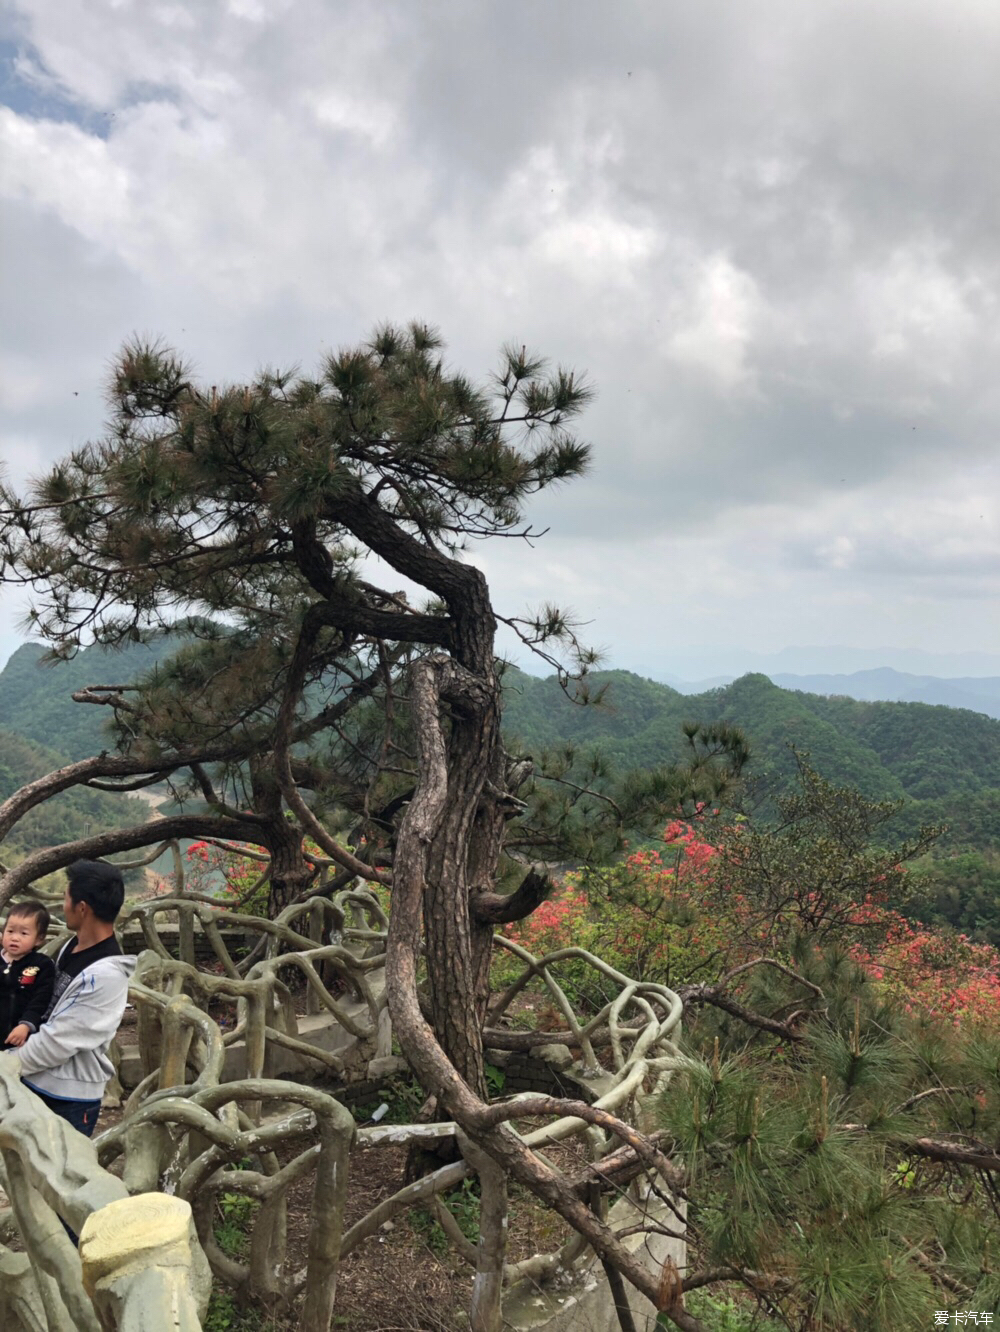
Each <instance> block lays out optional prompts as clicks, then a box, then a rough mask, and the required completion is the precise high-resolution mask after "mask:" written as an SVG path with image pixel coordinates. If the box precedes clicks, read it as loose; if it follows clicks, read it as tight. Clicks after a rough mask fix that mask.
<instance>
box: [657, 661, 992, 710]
mask: <svg viewBox="0 0 1000 1332" xmlns="http://www.w3.org/2000/svg"><path fill="white" fill-rule="evenodd" d="M762 673H763V674H765V675H767V676H768V678H769V679H770V680H771V682H772V683H773V684H776V685H778V686H779V687H780V688H781V689H794V690H797V691H798V692H800V693H805V694H824V695H826V696H827V697H840V698H855V699H859V700H861V701H863V702H883V703H931V704H936V705H940V706H943V707H946V708H969V709H970V710H971V711H972V712H984V713H985V714H986V715H987V717H998V718H1000V675H993V676H990V675H986V676H978V675H968V676H958V677H954V678H942V677H941V676H937V675H909V674H907V672H905V671H895V670H893V669H892V668H891V667H888V666H882V667H879V668H878V669H875V670H868V671H852V672H851V673H850V674H847V675H790V674H787V673H782V672H777V671H775V672H773V673H772V672H770V671H765V672H762ZM736 678H737V677H736V676H735V675H717V676H712V677H710V678H709V679H707V680H678V679H677V678H676V677H675V676H665V677H664V683H665V684H668V685H670V686H671V688H673V689H676V690H677V691H678V692H679V693H681V694H702V693H704V692H705V690H707V689H717V688H719V686H720V685H727V684H731V683H732V682H733V680H735V679H736Z"/></svg>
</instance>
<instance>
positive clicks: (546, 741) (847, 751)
mask: <svg viewBox="0 0 1000 1332" xmlns="http://www.w3.org/2000/svg"><path fill="white" fill-rule="evenodd" d="M175 645H176V640H174V642H171V640H161V641H159V642H158V643H156V644H154V645H153V646H151V647H150V646H145V645H135V646H134V647H130V648H127V649H125V650H124V651H121V652H105V651H102V650H100V649H95V648H89V649H87V650H86V651H84V652H81V653H80V654H79V655H78V656H77V657H76V658H74V660H72V661H70V662H60V663H57V664H55V665H53V666H42V665H40V664H39V663H40V659H41V657H42V655H43V649H42V648H41V647H40V646H39V645H38V644H34V643H30V644H26V645H25V646H23V647H21V648H19V649H18V651H17V652H15V653H14V655H13V656H12V657H11V658H10V660H9V661H8V663H7V665H6V667H5V668H4V670H3V671H2V672H0V728H4V729H5V730H7V731H12V732H16V733H17V734H18V735H21V736H24V737H27V738H28V739H30V740H33V741H34V742H35V743H36V744H41V745H44V746H45V747H46V748H47V749H50V750H52V751H55V755H56V756H58V758H59V760H61V761H65V759H67V758H69V759H75V758H83V757H85V756H86V755H88V754H92V753H95V752H97V751H98V750H99V749H100V748H101V747H102V745H104V744H106V743H107V740H106V738H105V736H104V732H103V725H102V724H103V722H104V720H105V715H104V709H102V708H98V707H92V706H88V705H86V704H80V703H74V702H73V701H72V697H71V695H72V693H73V691H74V690H76V689H80V688H81V687H82V686H83V685H85V684H95V683H110V682H115V681H121V682H123V683H124V682H128V681H131V680H134V679H135V678H136V677H137V676H138V675H140V674H142V673H143V672H144V671H147V670H149V669H151V667H152V666H153V665H154V664H155V663H156V662H157V661H158V660H159V659H160V658H162V657H163V656H164V655H165V654H166V653H168V652H169V651H170V650H171V649H172V647H173V646H175ZM605 683H607V684H608V685H609V686H610V688H609V690H608V693H607V696H606V702H604V703H603V704H602V705H600V706H588V707H580V706H578V705H575V704H573V703H571V702H570V701H569V700H568V699H567V698H566V696H565V694H564V693H563V692H562V690H561V689H560V688H559V685H558V682H557V681H556V679H555V678H554V677H550V678H549V679H544V680H543V679H539V678H537V677H535V676H530V675H525V674H523V673H522V672H521V671H518V670H516V669H514V668H510V669H509V670H508V671H507V673H506V675H505V679H504V684H505V689H504V694H505V716H504V723H505V729H506V731H507V733H508V735H509V736H510V737H512V738H514V737H516V738H517V739H518V740H520V741H521V742H522V743H523V744H524V746H525V748H526V749H527V750H528V751H529V752H531V751H533V750H534V751H538V750H540V749H544V748H547V747H551V746H555V745H558V744H561V743H565V742H567V741H571V742H575V743H576V744H578V745H580V746H584V747H600V748H601V749H602V750H603V751H604V752H605V753H606V754H607V755H608V756H609V757H610V758H611V759H612V760H613V761H614V762H615V763H616V765H617V766H619V767H620V768H624V769H628V768H650V767H654V766H656V765H657V764H661V763H663V762H665V761H669V760H670V759H673V758H679V757H681V755H682V750H683V734H682V730H681V727H682V725H683V723H684V722H685V721H689V720H690V721H702V722H709V721H717V720H728V721H732V722H735V723H737V724H738V725H740V726H741V727H742V728H743V729H744V730H745V731H746V733H747V735H748V737H749V739H750V743H751V747H752V751H753V760H752V767H751V771H752V773H754V774H756V775H762V776H763V775H770V776H772V777H777V778H779V779H780V777H781V775H782V774H788V775H791V772H792V770H793V767H794V759H793V757H792V755H791V753H790V751H789V748H788V746H789V744H792V745H794V746H795V747H796V748H798V749H800V750H806V751H808V752H809V754H810V755H811V759H812V762H813V765H814V766H815V767H816V768H817V769H818V770H819V771H820V772H821V773H822V774H823V776H825V777H827V778H828V779H829V780H831V781H833V782H836V783H837V784H840V785H852V786H857V787H859V788H860V789H861V790H862V791H864V793H865V794H866V795H869V796H872V797H878V798H884V799H903V798H907V800H908V806H907V811H906V814H905V816H904V821H905V822H907V823H911V822H912V823H914V824H915V823H917V822H919V821H921V820H922V821H926V822H947V823H948V824H950V825H951V829H952V833H951V840H952V841H953V843H954V844H957V845H965V846H977V847H982V846H986V845H988V844H990V843H991V842H994V843H1000V721H998V720H994V719H992V718H989V717H986V716H984V715H982V714H981V713H976V712H971V711H966V710H964V709H961V708H950V707H943V706H935V705H931V704H926V703H875V702H858V701H855V700H852V699H848V698H828V697H824V696H821V695H818V694H806V693H800V692H793V691H791V690H787V689H781V688H779V687H778V686H777V685H775V684H772V683H771V681H770V680H769V679H768V677H767V676H766V675H745V676H743V678H742V679H740V680H736V681H734V682H733V683H732V684H730V685H727V686H725V687H724V688H720V689H710V690H708V691H706V692H705V693H702V694H680V693H678V692H677V690H675V689H671V688H670V686H669V685H664V684H657V683H656V682H654V681H652V680H646V679H643V678H641V677H640V676H637V675H633V674H631V673H630V672H628V671H609V672H597V673H595V675H594V677H593V684H594V686H595V687H599V686H600V685H601V684H605ZM9 743H10V742H9V740H7V739H6V738H5V737H2V736H0V763H4V762H7V761H8V760H7V759H6V751H7V747H8V746H9ZM8 766H9V763H8ZM19 766H21V767H22V768H23V765H19Z"/></svg>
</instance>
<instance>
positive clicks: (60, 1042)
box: [17, 860, 135, 1138]
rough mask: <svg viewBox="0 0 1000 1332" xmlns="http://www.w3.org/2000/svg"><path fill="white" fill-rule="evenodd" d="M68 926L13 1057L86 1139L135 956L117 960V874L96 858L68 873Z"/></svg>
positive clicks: (120, 890) (121, 887) (120, 896)
mask: <svg viewBox="0 0 1000 1332" xmlns="http://www.w3.org/2000/svg"><path fill="white" fill-rule="evenodd" d="M66 878H67V880H68V886H67V888H66V896H65V898H64V900H63V915H64V916H65V917H66V924H67V925H68V926H69V928H70V929H71V930H72V931H73V933H74V934H75V935H76V938H75V939H70V941H69V943H67V944H66V945H65V946H64V947H63V948H61V949H60V950H59V955H58V957H57V958H56V983H55V989H54V991H53V998H52V1000H51V1001H50V1004H49V1008H48V1011H47V1012H46V1014H45V1025H44V1026H43V1027H42V1028H41V1029H40V1030H39V1031H36V1032H33V1033H32V1035H30V1036H29V1037H28V1038H27V1040H26V1041H25V1042H24V1044H23V1045H22V1046H21V1048H20V1049H19V1050H18V1051H17V1057H18V1059H19V1060H20V1064H21V1077H22V1080H23V1081H24V1083H25V1084H26V1085H27V1086H28V1087H30V1088H31V1090H32V1091H33V1092H35V1093H36V1094H37V1095H38V1096H40V1097H41V1098H42V1100H43V1101H44V1102H45V1104H46V1105H47V1106H48V1107H49V1109H50V1110H52V1111H53V1113H55V1114H57V1115H59V1117H60V1118H61V1119H65V1120H66V1121H67V1123H70V1124H72V1125H73V1127H74V1128H76V1129H79V1131H80V1132H81V1133H83V1134H84V1135H85V1136H86V1137H88V1138H89V1137H90V1136H91V1135H92V1134H93V1132H94V1127H95V1125H96V1124H97V1116H98V1114H99V1113H100V1109H101V1098H102V1096H103V1095H104V1087H105V1084H106V1083H107V1081H108V1079H109V1078H110V1077H111V1074H112V1073H113V1072H114V1067H113V1065H112V1063H111V1060H110V1059H109V1058H108V1047H109V1045H110V1044H111V1042H112V1041H113V1040H114V1036H115V1032H116V1031H117V1030H118V1024H119V1023H120V1022H121V1020H122V1013H123V1012H124V1011H125V1001H126V999H127V998H128V982H129V977H130V976H131V975H132V972H133V970H134V969H135V958H134V957H123V956H122V950H121V946H120V945H119V943H118V940H117V939H116V938H115V924H114V923H115V920H116V918H117V916H118V913H119V911H121V909H122V903H123V902H124V900H125V884H124V882H123V881H122V872H121V870H120V869H118V867H117V866H115V865H109V864H107V863H105V862H104V861H101V860H78V861H76V863H75V864H73V865H70V867H69V868H68V869H67V871H66Z"/></svg>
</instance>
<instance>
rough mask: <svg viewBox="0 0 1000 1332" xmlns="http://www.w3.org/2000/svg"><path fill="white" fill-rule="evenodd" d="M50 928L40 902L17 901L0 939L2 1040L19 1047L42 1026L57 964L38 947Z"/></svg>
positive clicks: (0, 1019) (0, 1018) (0, 1037)
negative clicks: (0, 960) (0, 961)
mask: <svg viewBox="0 0 1000 1332" xmlns="http://www.w3.org/2000/svg"><path fill="white" fill-rule="evenodd" d="M48 929H49V913H48V912H47V911H46V909H45V907H43V906H42V904H41V902H15V903H14V905H13V906H12V907H11V909H10V911H9V912H8V914H7V923H6V925H5V926H4V928H3V937H2V940H0V958H2V963H0V1041H3V1042H4V1043H5V1044H7V1045H9V1046H20V1045H23V1044H24V1042H25V1041H26V1040H27V1039H28V1037H29V1036H30V1035H31V1034H32V1033H33V1032H36V1031H37V1030H38V1028H39V1027H40V1026H41V1025H42V1022H43V1020H44V1018H45V1014H46V1012H47V1011H48V1007H49V1003H50V1001H51V999H52V990H53V987H54V986H55V983H56V967H55V963H54V962H53V961H52V959H51V958H50V957H46V956H45V954H44V953H40V952H39V951H38V949H39V948H40V947H41V945H42V944H43V943H44V942H45V936H46V934H47V933H48Z"/></svg>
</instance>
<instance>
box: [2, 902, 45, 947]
mask: <svg viewBox="0 0 1000 1332" xmlns="http://www.w3.org/2000/svg"><path fill="white" fill-rule="evenodd" d="M12 916H17V917H18V919H19V920H28V919H30V920H33V921H34V922H35V930H36V931H37V933H38V938H39V940H42V939H44V938H45V936H46V935H47V934H48V932H49V913H48V909H47V908H46V907H45V906H44V905H43V903H41V902H36V901H35V899H34V898H33V897H29V898H27V899H26V900H25V901H23V902H12V903H11V905H10V910H9V911H8V912H7V919H8V920H10V919H11V917H12Z"/></svg>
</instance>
